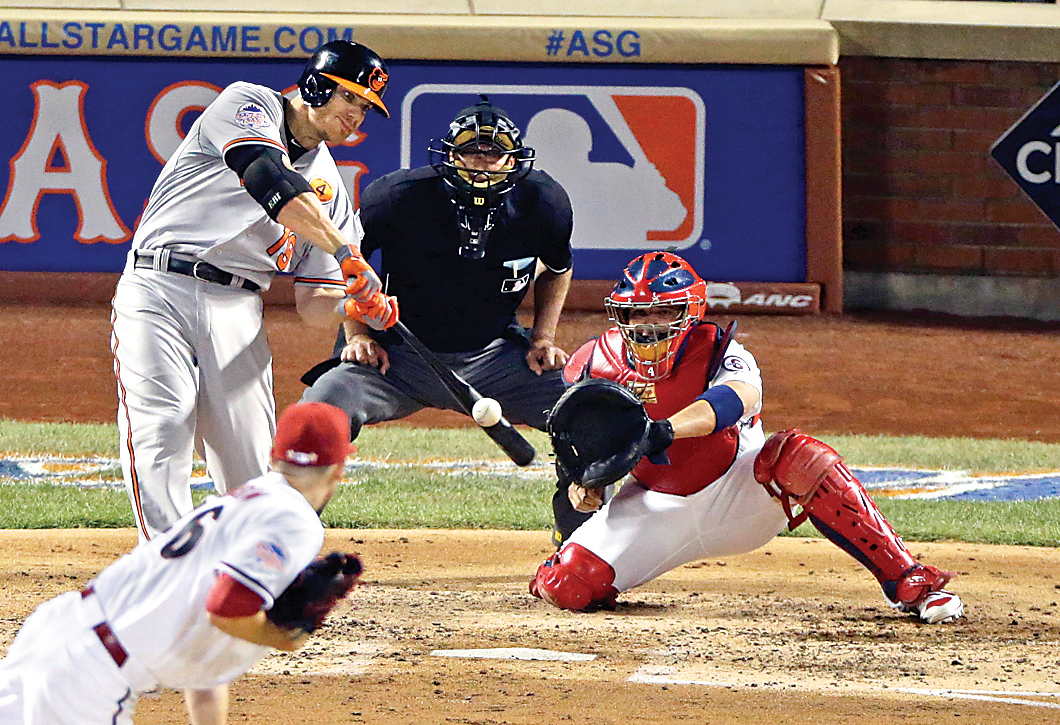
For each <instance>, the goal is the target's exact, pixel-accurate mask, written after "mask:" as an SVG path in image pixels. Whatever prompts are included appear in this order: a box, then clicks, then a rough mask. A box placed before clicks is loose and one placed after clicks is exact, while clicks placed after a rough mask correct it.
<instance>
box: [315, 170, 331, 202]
mask: <svg viewBox="0 0 1060 725" xmlns="http://www.w3.org/2000/svg"><path fill="white" fill-rule="evenodd" d="M309 185H310V186H311V187H313V191H315V192H316V194H317V198H318V199H320V203H321V204H327V203H328V202H329V201H331V200H332V199H334V198H335V189H334V187H332V186H331V184H330V183H328V180H327V179H325V178H323V177H320V176H314V177H313V178H312V179H310V180H309Z"/></svg>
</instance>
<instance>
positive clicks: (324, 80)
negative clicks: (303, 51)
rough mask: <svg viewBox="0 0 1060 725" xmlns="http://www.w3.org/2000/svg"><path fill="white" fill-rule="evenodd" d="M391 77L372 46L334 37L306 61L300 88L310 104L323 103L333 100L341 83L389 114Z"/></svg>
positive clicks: (318, 104)
mask: <svg viewBox="0 0 1060 725" xmlns="http://www.w3.org/2000/svg"><path fill="white" fill-rule="evenodd" d="M389 80H390V76H389V75H388V74H387V69H386V63H384V62H383V59H382V58H380V57H379V56H378V55H377V54H376V53H375V51H373V50H372V49H371V48H368V47H366V46H363V45H361V44H360V43H352V42H350V41H348V40H332V41H331V42H329V43H324V45H322V46H320V47H319V48H317V51H316V52H315V53H313V57H312V58H310V59H309V62H308V63H306V66H305V70H304V71H302V77H301V78H300V79H299V80H298V90H299V92H300V93H301V95H302V100H303V101H305V102H306V103H307V104H308V105H310V106H323V105H324V104H325V103H327V102H328V101H330V100H331V96H332V95H333V94H334V93H335V88H337V87H338V86H342V87H343V88H345V89H347V90H350V91H353V92H354V93H356V94H357V95H358V96H360V97H362V98H364V99H365V100H366V101H368V102H369V103H371V104H372V107H373V108H375V110H377V111H379V112H380V113H381V114H383V115H384V116H387V117H389V116H390V111H388V110H387V109H386V106H385V105H384V104H383V93H385V92H386V84H387V81H389Z"/></svg>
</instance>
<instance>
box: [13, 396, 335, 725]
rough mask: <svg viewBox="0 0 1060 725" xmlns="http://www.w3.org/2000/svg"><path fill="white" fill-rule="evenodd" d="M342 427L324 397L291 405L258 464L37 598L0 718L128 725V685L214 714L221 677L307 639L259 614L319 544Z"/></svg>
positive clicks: (19, 641)
mask: <svg viewBox="0 0 1060 725" xmlns="http://www.w3.org/2000/svg"><path fill="white" fill-rule="evenodd" d="M347 427H348V423H347V420H346V416H345V414H344V413H343V412H342V411H340V410H338V409H337V408H334V407H332V406H329V405H325V404H323V403H298V404H295V405H293V406H291V407H290V408H288V409H287V410H286V411H284V414H283V415H282V416H281V417H280V420H279V422H278V427H277V433H276V438H275V442H274V446H273V450H272V454H271V457H272V466H273V470H272V471H271V472H269V473H266V474H265V475H263V476H261V477H260V478H257V479H255V480H252V481H249V482H247V483H245V484H244V485H242V486H240V487H239V488H237V489H235V490H233V491H232V492H230V493H229V494H228V495H225V496H220V497H211V498H209V499H207V501H206V502H204V503H203V505H201V506H200V507H198V508H197V509H195V510H194V511H191V512H190V513H189V514H188V515H186V516H184V517H183V518H181V519H180V520H179V521H177V523H176V525H175V526H174V527H173V529H172V530H171V531H169V532H167V533H166V534H164V535H160V536H158V537H156V538H154V539H152V540H151V541H150V542H149V543H146V544H144V545H141V546H138V547H137V548H136V549H134V550H133V551H132V552H131V553H129V554H126V555H125V556H123V557H122V558H121V559H119V560H118V561H116V562H115V563H113V564H111V565H110V566H108V567H107V568H106V569H104V570H103V571H102V572H100V574H99V575H98V576H97V577H96V578H95V579H93V580H92V582H91V583H90V584H89V585H88V586H87V587H86V588H85V589H84V590H83V591H80V592H68V593H66V594H62V595H60V596H58V597H56V598H54V599H52V600H50V601H48V602H45V603H44V604H42V605H40V606H39V607H37V609H36V610H35V611H34V612H33V613H32V614H31V615H30V616H29V618H28V619H27V620H26V621H25V623H24V624H23V626H22V628H21V629H20V630H19V632H18V634H17V635H16V637H15V640H14V642H13V643H12V644H11V647H10V648H9V649H8V652H7V657H6V658H5V659H3V660H2V661H0V722H3V723H5V724H6V723H10V724H12V725H14V724H20V725H23V724H24V725H61V724H69V725H86V723H98V724H99V725H103V724H104V723H131V722H132V714H133V710H134V708H135V705H136V698H137V694H138V693H141V692H145V691H147V690H150V689H152V688H154V687H156V686H158V685H161V686H165V687H171V688H177V689H183V690H185V691H186V692H185V694H186V703H187V706H188V710H189V713H190V715H191V721H192V722H193V723H212V724H215V725H219V724H221V723H224V722H225V719H226V715H225V713H226V712H227V701H228V698H227V683H228V682H230V681H232V680H233V679H235V678H236V677H238V676H239V675H241V674H243V673H244V672H246V671H247V670H248V669H250V667H251V666H252V665H253V664H254V663H255V662H257V661H258V660H259V659H261V658H262V657H263V656H265V655H266V654H267V653H268V652H269V650H270V648H273V647H275V648H279V649H282V650H288V651H291V650H296V649H298V648H299V647H301V646H302V644H303V643H304V642H305V641H306V639H307V633H306V631H305V630H303V629H300V628H299V629H296V628H281V627H278V626H277V625H275V624H273V623H272V622H271V621H270V620H269V618H268V616H267V613H266V610H269V609H270V608H271V607H272V606H273V603H274V601H275V600H276V599H277V597H279V596H280V595H281V593H282V592H284V591H285V589H286V588H287V587H288V585H289V584H290V583H291V582H292V581H293V580H294V579H295V578H296V576H297V575H298V574H299V573H300V572H302V571H303V569H305V568H306V567H307V566H308V565H309V564H310V562H311V561H312V560H313V558H314V557H315V556H316V554H317V552H318V551H319V549H320V547H321V545H322V544H323V541H324V529H323V526H322V525H321V523H320V519H319V516H318V513H317V512H318V511H320V510H322V509H323V508H324V506H325V505H326V504H327V502H328V501H329V499H330V498H331V496H332V494H333V493H334V492H335V488H336V487H337V485H338V482H339V481H340V480H341V478H342V472H343V468H344V465H345V460H346V456H347V454H348V453H349V452H350V450H351V446H350V444H349V439H348V436H347Z"/></svg>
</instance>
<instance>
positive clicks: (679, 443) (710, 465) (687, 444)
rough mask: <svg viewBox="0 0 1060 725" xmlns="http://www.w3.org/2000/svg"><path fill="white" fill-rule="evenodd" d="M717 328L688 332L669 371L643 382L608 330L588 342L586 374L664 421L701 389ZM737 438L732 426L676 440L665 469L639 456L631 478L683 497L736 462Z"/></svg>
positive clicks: (619, 337) (619, 338)
mask: <svg viewBox="0 0 1060 725" xmlns="http://www.w3.org/2000/svg"><path fill="white" fill-rule="evenodd" d="M717 329H718V328H717V327H716V326H715V325H700V326H698V327H697V328H696V329H694V330H692V332H691V333H690V334H689V336H688V342H687V344H686V345H685V349H684V351H683V354H682V355H681V357H680V358H679V359H678V361H677V363H676V364H675V365H674V368H673V371H672V372H671V373H670V374H669V375H668V376H666V377H665V378H663V379H662V380H656V381H654V382H648V381H646V380H644V378H642V377H641V376H639V375H637V373H636V372H635V371H634V370H633V369H632V368H630V367H629V365H628V364H627V363H626V354H625V349H624V346H623V341H622V335H621V334H620V333H619V331H618V329H617V328H612V329H610V330H608V331H607V332H605V333H604V334H603V335H602V336H601V337H600V338H598V339H597V340H596V342H595V343H593V345H594V347H593V349H592V355H591V357H590V358H589V374H590V375H591V376H592V377H594V378H606V379H608V380H613V381H615V382H617V383H620V384H622V385H625V386H626V387H627V388H629V389H630V390H632V391H633V392H634V393H636V394H637V395H638V397H640V399H641V400H642V401H643V402H644V409H645V410H646V411H647V413H648V416H649V417H651V419H652V420H662V419H663V418H668V417H670V416H671V415H673V414H674V413H676V412H677V411H679V410H681V409H682V408H685V407H687V406H688V405H690V404H691V403H692V401H693V400H695V399H696V396H698V395H699V394H700V393H702V392H703V391H704V390H706V389H707V383H708V382H709V381H708V380H707V372H708V371H709V370H710V369H711V361H712V360H713V358H714V346H715V340H716V336H717ZM739 439H740V436H739V434H738V433H737V431H736V426H730V427H728V428H726V429H724V430H721V431H718V432H717V433H714V434H713V435H709V436H702V437H699V438H681V439H679V440H676V441H674V442H673V443H672V444H671V445H670V447H669V448H667V449H666V454H667V456H668V457H669V458H670V463H669V465H664V466H657V465H655V464H654V463H651V462H650V461H649V460H648V459H647V458H642V459H641V461H640V463H638V464H637V465H636V467H635V468H634V469H633V475H634V476H635V477H636V479H637V480H638V481H640V482H641V483H642V484H644V485H645V486H647V487H648V488H650V489H651V490H653V491H659V492H660V493H670V494H674V495H677V496H689V495H691V494H693V493H696V492H697V491H701V490H703V489H704V488H706V487H707V486H708V485H709V484H710V483H712V482H714V481H716V480H717V479H718V478H720V477H721V475H722V474H724V473H725V472H726V471H727V470H729V467H730V466H731V465H732V463H733V461H735V460H736V449H737V447H738V445H739Z"/></svg>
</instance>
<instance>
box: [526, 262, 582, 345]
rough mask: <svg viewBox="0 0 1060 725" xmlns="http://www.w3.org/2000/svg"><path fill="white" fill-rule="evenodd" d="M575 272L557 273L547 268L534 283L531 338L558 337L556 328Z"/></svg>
mask: <svg viewBox="0 0 1060 725" xmlns="http://www.w3.org/2000/svg"><path fill="white" fill-rule="evenodd" d="M573 274H574V272H573V271H572V270H569V269H568V270H567V271H566V272H563V273H561V274H556V273H555V272H552V271H550V270H548V269H545V270H544V271H543V272H541V274H540V275H538V278H537V281H536V282H535V283H534V328H533V330H532V331H531V335H530V336H531V338H532V339H534V340H548V341H549V342H554V341H555V339H556V328H557V327H558V326H559V318H560V315H562V314H563V305H564V303H565V302H566V301H567V293H568V292H569V291H570V281H571V277H572V276H573Z"/></svg>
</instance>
